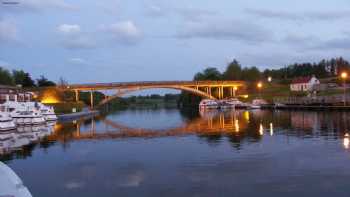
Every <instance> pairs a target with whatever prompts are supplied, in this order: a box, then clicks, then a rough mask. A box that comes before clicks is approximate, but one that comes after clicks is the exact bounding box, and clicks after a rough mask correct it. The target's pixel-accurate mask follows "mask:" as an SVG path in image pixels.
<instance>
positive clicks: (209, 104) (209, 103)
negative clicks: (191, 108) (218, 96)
mask: <svg viewBox="0 0 350 197" xmlns="http://www.w3.org/2000/svg"><path fill="white" fill-rule="evenodd" d="M218 107H219V104H218V102H217V101H215V100H212V99H203V100H202V101H201V102H200V103H199V109H217V108H218Z"/></svg>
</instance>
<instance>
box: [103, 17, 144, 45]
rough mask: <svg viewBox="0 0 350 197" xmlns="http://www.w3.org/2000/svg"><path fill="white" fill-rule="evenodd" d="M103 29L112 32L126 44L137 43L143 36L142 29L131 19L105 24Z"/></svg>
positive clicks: (115, 37) (114, 36)
mask: <svg viewBox="0 0 350 197" xmlns="http://www.w3.org/2000/svg"><path fill="white" fill-rule="evenodd" d="M103 29H104V30H105V31H106V32H108V33H110V34H111V35H112V37H113V38H114V39H115V40H117V41H119V42H121V43H124V44H135V43H137V42H138V41H140V40H141V38H142V32H141V30H140V29H139V28H138V27H137V26H136V25H135V23H134V22H133V21H130V20H127V21H121V22H117V23H114V24H111V25H109V26H104V27H103Z"/></svg>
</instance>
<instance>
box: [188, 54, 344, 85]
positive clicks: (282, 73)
mask: <svg viewBox="0 0 350 197" xmlns="http://www.w3.org/2000/svg"><path fill="white" fill-rule="evenodd" d="M341 71H350V63H349V62H348V61H347V60H345V59H343V58H342V57H339V58H332V59H330V60H325V59H323V60H321V61H320V62H318V63H315V62H313V63H310V62H306V63H294V64H291V65H287V66H284V67H282V68H276V69H265V70H263V71H261V70H259V69H258V68H257V67H255V66H252V67H243V66H242V65H241V64H240V63H239V62H238V61H237V60H236V59H234V60H233V61H232V62H230V63H229V64H228V65H227V67H226V69H225V70H224V71H223V72H220V71H219V70H218V69H217V68H215V67H208V68H206V69H204V70H203V71H201V72H198V73H196V74H195V75H194V77H193V80H243V81H247V82H254V81H258V80H261V79H266V78H267V77H272V78H274V79H278V80H287V79H292V78H296V77H301V76H311V75H315V76H316V77H318V78H326V77H334V76H337V75H338V73H340V72H341Z"/></svg>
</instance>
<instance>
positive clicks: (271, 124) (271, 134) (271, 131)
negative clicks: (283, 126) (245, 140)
mask: <svg viewBox="0 0 350 197" xmlns="http://www.w3.org/2000/svg"><path fill="white" fill-rule="evenodd" d="M270 136H273V123H272V122H271V123H270Z"/></svg>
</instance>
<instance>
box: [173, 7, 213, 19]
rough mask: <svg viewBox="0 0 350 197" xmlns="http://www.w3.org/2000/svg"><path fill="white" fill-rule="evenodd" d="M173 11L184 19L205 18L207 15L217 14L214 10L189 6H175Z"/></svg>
mask: <svg viewBox="0 0 350 197" xmlns="http://www.w3.org/2000/svg"><path fill="white" fill-rule="evenodd" d="M174 12H175V13H176V14H178V15H180V16H181V17H183V18H184V19H185V20H186V21H199V20H203V19H204V20H205V19H206V18H207V17H213V16H216V15H217V14H218V13H217V12H216V11H212V10H206V9H198V8H190V7H187V8H176V9H174Z"/></svg>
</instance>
